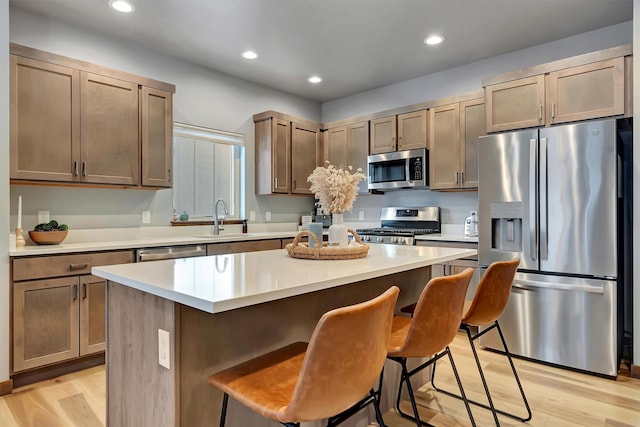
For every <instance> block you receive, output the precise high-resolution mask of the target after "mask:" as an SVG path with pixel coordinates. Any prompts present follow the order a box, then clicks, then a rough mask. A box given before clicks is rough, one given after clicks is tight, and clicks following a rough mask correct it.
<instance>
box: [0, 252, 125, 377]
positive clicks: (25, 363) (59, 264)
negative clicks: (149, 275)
mask: <svg viewBox="0 0 640 427" xmlns="http://www.w3.org/2000/svg"><path fill="white" fill-rule="evenodd" d="M133 260H134V256H133V251H131V250H122V251H112V252H98V253H84V254H83V253H79V254H71V255H54V256H34V257H15V258H13V259H12V261H11V262H12V268H11V270H12V279H13V280H12V295H13V298H12V305H11V316H12V328H13V329H12V330H13V341H12V342H13V365H12V370H11V371H12V374H16V373H17V374H19V373H22V372H24V371H27V370H32V369H34V368H43V369H45V370H46V369H47V368H49V367H51V365H53V364H56V363H59V362H67V361H72V360H73V359H78V361H77V362H78V367H77V368H76V370H77V369H81V368H83V367H86V366H84V365H83V363H84V362H83V361H82V358H83V357H84V356H88V355H93V354H98V353H101V352H104V350H105V287H106V281H105V280H104V279H102V278H100V277H97V276H93V275H91V274H90V272H91V268H92V267H96V266H101V265H113V264H127V263H131V262H133ZM85 359H86V358H85ZM65 369H67V370H69V371H71V370H74V369H73V365H72V364H71V365H70V366H69V364H67V365H65ZM51 372H52V374H48V373H46V372H44V373H41V374H39V375H43V376H44V377H45V378H46V377H48V375H49V376H51V375H59V373H57V374H56V372H55V370H51ZM43 376H41V377H39V379H42V378H43Z"/></svg>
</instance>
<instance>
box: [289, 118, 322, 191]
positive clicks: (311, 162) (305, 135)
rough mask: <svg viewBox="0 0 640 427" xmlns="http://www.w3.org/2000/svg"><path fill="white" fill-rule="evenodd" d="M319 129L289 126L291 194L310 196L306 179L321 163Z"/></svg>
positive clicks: (296, 125)
mask: <svg viewBox="0 0 640 427" xmlns="http://www.w3.org/2000/svg"><path fill="white" fill-rule="evenodd" d="M321 157H322V156H321V151H320V129H317V128H313V127H310V126H304V125H300V124H296V123H292V125H291V192H292V193H295V194H312V193H311V183H310V182H307V177H308V176H309V175H311V172H313V170H314V169H315V168H316V166H318V165H319V164H320V162H321Z"/></svg>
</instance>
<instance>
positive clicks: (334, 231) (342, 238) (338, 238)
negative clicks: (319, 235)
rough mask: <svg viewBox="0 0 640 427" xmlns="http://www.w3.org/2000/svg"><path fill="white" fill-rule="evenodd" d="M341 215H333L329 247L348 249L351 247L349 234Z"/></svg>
mask: <svg viewBox="0 0 640 427" xmlns="http://www.w3.org/2000/svg"><path fill="white" fill-rule="evenodd" d="M342 215H343V214H341V213H334V214H332V215H331V226H330V227H329V246H338V247H341V248H346V247H347V246H349V232H348V231H347V226H346V225H344V218H343V216H342Z"/></svg>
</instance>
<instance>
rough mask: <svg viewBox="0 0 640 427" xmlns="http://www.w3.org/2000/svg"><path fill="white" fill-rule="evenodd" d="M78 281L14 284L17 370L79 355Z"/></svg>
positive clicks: (62, 280)
mask: <svg viewBox="0 0 640 427" xmlns="http://www.w3.org/2000/svg"><path fill="white" fill-rule="evenodd" d="M78 291H79V289H78V278H77V277H66V278H61V279H48V280H33V281H28V282H20V283H14V284H13V371H14V372H19V371H22V370H25V369H31V368H36V367H39V366H43V365H47V364H50V363H54V362H60V361H63V360H67V359H72V358H74V357H77V356H78V354H79V353H78Z"/></svg>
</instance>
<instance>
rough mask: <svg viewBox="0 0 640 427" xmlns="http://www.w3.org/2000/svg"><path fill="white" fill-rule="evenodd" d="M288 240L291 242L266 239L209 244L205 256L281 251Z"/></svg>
mask: <svg viewBox="0 0 640 427" xmlns="http://www.w3.org/2000/svg"><path fill="white" fill-rule="evenodd" d="M289 240H291V241H293V239H268V240H247V241H245V242H224V243H211V244H209V245H207V255H224V254H239V253H242V252H258V251H270V250H272V249H282V248H284V247H285V246H286V244H287V243H290V242H289ZM285 242H286V243H285Z"/></svg>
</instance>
